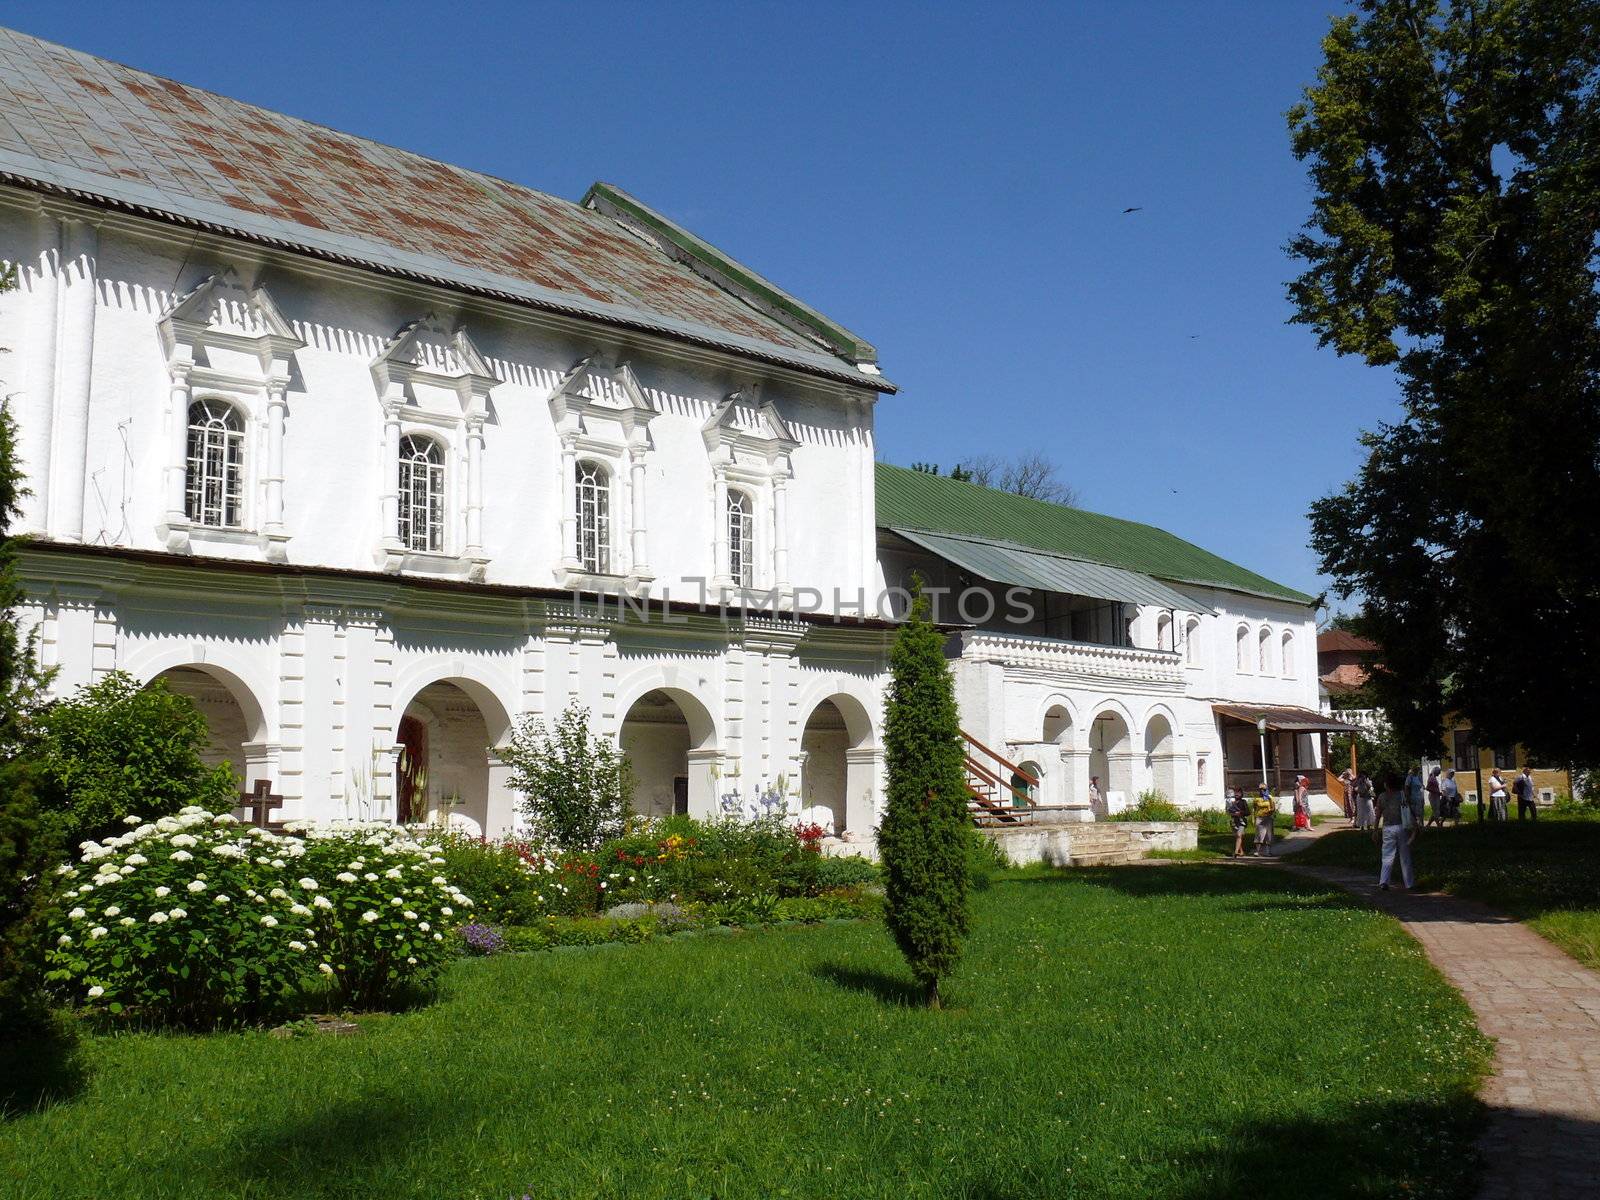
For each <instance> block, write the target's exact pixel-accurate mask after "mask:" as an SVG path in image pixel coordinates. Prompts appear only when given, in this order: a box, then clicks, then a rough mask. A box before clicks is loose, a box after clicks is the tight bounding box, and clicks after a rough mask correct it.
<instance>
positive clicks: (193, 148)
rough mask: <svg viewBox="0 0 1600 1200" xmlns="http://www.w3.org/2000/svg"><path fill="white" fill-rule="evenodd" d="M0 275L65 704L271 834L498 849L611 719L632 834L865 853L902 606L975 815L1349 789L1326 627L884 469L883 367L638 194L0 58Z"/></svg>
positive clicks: (196, 95)
mask: <svg viewBox="0 0 1600 1200" xmlns="http://www.w3.org/2000/svg"><path fill="white" fill-rule="evenodd" d="M0 263H3V264H5V265H6V266H8V267H9V268H10V269H11V270H12V271H14V274H15V285H16V286H15V287H14V288H13V289H12V290H10V291H8V292H5V293H4V294H0V346H4V347H5V348H6V349H7V351H8V353H7V354H6V355H5V356H4V357H0V381H3V385H4V391H5V394H6V395H7V396H8V397H9V400H8V404H9V406H10V409H11V412H12V414H13V415H14V417H15V419H16V421H17V423H18V427H19V448H20V454H21V457H22V459H23V462H22V466H23V469H24V471H25V472H26V474H27V477H28V484H29V487H30V488H31V490H32V495H31V497H30V498H29V500H28V502H27V509H26V513H25V516H24V519H23V522H22V528H21V529H20V530H18V532H23V533H26V534H28V535H29V536H30V537H31V538H32V542H31V544H30V546H29V547H28V549H27V550H26V552H25V555H24V560H23V568H24V576H25V584H26V587H27V589H28V594H29V598H30V602H29V608H28V612H27V616H28V617H29V619H30V620H31V621H32V622H33V623H34V625H35V627H36V629H37V633H38V637H39V646H40V652H41V654H42V656H43V658H44V660H45V662H46V663H47V664H48V665H50V666H53V667H55V668H56V669H57V673H56V676H55V682H54V687H55V688H56V689H57V690H58V691H60V692H62V693H67V692H70V691H72V690H74V689H76V688H78V687H79V686H82V685H85V684H88V683H92V682H95V681H97V680H99V679H102V678H104V677H105V676H106V675H107V674H108V673H110V672H112V671H125V672H127V673H129V674H131V675H132V676H134V677H135V678H137V679H138V680H140V681H151V680H155V679H158V678H159V679H163V680H165V681H166V683H167V684H168V686H170V687H171V688H173V689H174V690H176V691H180V692H183V693H185V694H187V695H189V696H191V697H193V698H194V699H195V701H196V702H197V703H198V704H199V706H200V707H201V709H202V711H203V712H204V713H205V715H206V718H207V721H208V723H209V726H210V730H211V735H212V746H211V753H212V755H213V756H214V757H215V759H216V760H217V761H222V760H227V761H228V762H230V763H231V764H232V765H233V767H234V769H235V770H236V771H237V773H238V774H239V776H240V778H241V782H242V783H244V784H247V785H249V784H253V783H254V782H255V781H257V780H265V781H267V782H268V783H269V784H270V789H271V791H272V792H273V793H275V794H276V795H278V796H281V797H282V803H281V807H280V808H279V809H278V810H277V811H276V816H278V817H279V818H288V817H309V818H334V817H382V818H393V819H423V818H434V819H437V818H439V817H441V816H443V815H446V814H448V816H449V819H451V820H452V821H455V822H457V823H460V824H464V825H466V826H468V827H469V828H473V829H481V830H484V831H486V832H491V833H493V832H498V831H500V830H504V829H506V828H508V827H510V825H511V823H512V820H513V814H514V811H515V800H516V797H515V796H514V795H513V794H512V793H511V791H510V789H509V788H508V786H507V783H506V770H505V768H504V766H503V764H502V763H501V760H500V758H499V757H498V755H497V752H496V748H497V747H499V746H502V745H503V744H504V742H505V739H506V738H507V736H508V734H509V732H510V730H511V728H512V726H513V724H514V723H515V722H516V721H518V720H519V719H521V718H522V717H524V716H525V715H532V716H534V717H538V718H545V719H548V718H553V717H554V716H556V715H558V714H559V713H561V712H562V711H564V710H566V709H567V708H568V707H569V706H571V705H582V706H583V707H585V708H586V709H587V710H588V713H589V717H590V720H591V722H592V723H593V724H594V726H595V727H596V728H598V729H599V730H601V731H603V732H605V733H607V734H611V735H614V736H616V737H617V738H618V739H619V741H620V744H621V745H622V747H623V749H624V750H625V751H626V752H627V754H628V756H629V758H630V759H631V761H632V763H633V766H634V770H635V774H636V776H637V779H638V793H637V796H636V806H637V807H638V808H640V809H641V810H643V811H646V812H652V813H662V812H668V811H673V810H679V811H689V812H692V813H697V814H710V813H713V812H715V811H718V809H719V807H721V806H722V805H723V804H724V803H725V800H724V798H725V797H730V796H738V797H746V798H748V797H750V796H752V795H754V794H755V793H757V792H759V791H762V790H767V789H769V788H771V787H774V786H781V787H782V788H783V789H784V790H785V791H786V792H788V793H789V794H791V795H792V796H793V797H794V798H795V802H796V803H797V804H798V805H800V806H802V807H804V808H806V809H809V810H814V812H815V815H817V816H819V817H821V818H822V819H825V820H829V821H831V822H832V824H833V825H834V827H835V828H836V829H837V830H839V831H840V832H841V833H847V834H850V835H854V836H857V837H865V836H866V835H868V834H869V833H870V830H871V829H872V827H873V826H874V825H875V824H876V820H877V813H878V809H879V805H880V803H881V795H882V750H881V742H880V734H881V729H882V706H883V695H884V689H885V685H886V671H887V650H888V645H889V642H890V640H891V639H892V637H893V631H894V626H895V618H896V617H897V616H898V615H900V613H901V612H902V611H903V604H904V597H903V594H902V593H901V592H900V591H899V590H898V589H900V588H901V587H903V586H905V585H906V584H907V583H908V582H909V580H910V576H911V574H912V573H913V572H916V573H919V574H920V575H921V577H922V578H924V579H925V580H927V581H928V583H929V584H930V585H932V586H935V587H949V588H952V589H954V591H953V592H952V593H951V595H950V596H949V597H948V602H947V603H942V604H941V607H940V610H939V615H940V618H941V620H944V621H946V622H948V623H949V624H950V626H951V637H950V654H951V658H952V664H953V669H954V672H955V676H956V681H957V686H958V695H959V698H960V702H961V707H962V716H963V722H964V724H965V726H966V728H967V732H968V733H969V734H970V735H971V737H972V739H973V741H972V746H973V756H974V759H973V767H974V774H973V779H972V782H973V786H974V791H975V796H974V801H975V803H976V802H977V801H979V800H982V801H983V802H984V803H985V804H988V805H990V806H993V805H994V804H996V803H1000V802H1002V800H1003V802H1004V803H1006V804H1012V803H1027V804H1039V805H1043V806H1046V807H1048V808H1049V809H1052V810H1056V811H1058V812H1060V813H1061V814H1062V815H1063V816H1065V817H1068V818H1087V817H1090V816H1092V815H1094V814H1093V813H1092V812H1091V810H1090V808H1089V803H1088V781H1089V777H1090V776H1091V775H1098V776H1099V777H1100V780H1101V783H1102V788H1103V789H1104V791H1105V792H1106V793H1107V794H1108V801H1107V802H1108V804H1110V805H1112V806H1115V805H1116V804H1118V803H1121V802H1126V801H1128V800H1131V798H1132V797H1133V796H1134V795H1135V794H1136V793H1137V792H1139V791H1140V790H1142V789H1145V788H1149V787H1155V788H1159V789H1160V790H1161V791H1163V792H1165V793H1166V794H1167V795H1168V796H1169V797H1171V798H1173V799H1175V800H1177V801H1178V802H1180V803H1183V804H1212V805H1215V804H1218V803H1220V802H1221V794H1222V788H1223V786H1224V785H1225V784H1229V783H1237V782H1249V781H1251V780H1255V781H1256V782H1259V777H1260V774H1261V759H1260V755H1261V753H1262V748H1263V747H1265V748H1266V751H1267V755H1268V767H1269V770H1278V771H1280V772H1287V773H1288V775H1290V776H1292V774H1293V772H1294V769H1296V768H1302V767H1305V768H1311V767H1314V768H1315V770H1314V771H1309V772H1308V773H1309V774H1311V775H1312V776H1313V778H1314V780H1315V781H1316V783H1317V785H1318V790H1320V785H1321V782H1322V770H1321V767H1320V765H1318V764H1320V762H1321V761H1322V758H1321V749H1320V746H1319V744H1318V739H1319V735H1321V734H1322V733H1323V732H1324V731H1326V730H1328V729H1333V728H1338V726H1337V724H1336V723H1332V722H1329V721H1328V720H1327V719H1326V718H1323V717H1320V716H1319V715H1318V714H1317V713H1316V712H1315V709H1316V707H1317V678H1316V653H1315V628H1314V624H1313V610H1312V607H1311V601H1310V598H1309V597H1306V596H1304V595H1301V594H1299V593H1297V592H1294V591H1292V590H1290V589H1287V588H1283V587H1281V586H1278V585H1276V584H1273V583H1271V582H1270V581H1268V580H1264V579H1262V578H1260V577H1259V576H1256V575H1254V574H1252V573H1250V572H1248V571H1245V570H1244V569H1242V568H1240V567H1237V566H1235V565H1233V564H1231V563H1227V562H1225V561H1224V560H1222V559H1219V558H1217V557H1215V556H1214V555H1210V554H1207V553H1206V552H1204V551H1202V550H1199V549H1198V548H1197V547H1194V546H1192V545H1190V544H1188V543H1186V542H1183V541H1181V540H1180V539H1178V538H1175V537H1172V536H1171V535H1168V534H1165V533H1162V532H1161V531H1159V530H1155V529H1151V528H1150V527H1148V526H1143V525H1137V524H1134V523H1132V522H1125V521H1118V520H1114V519H1112V518H1108V517H1102V516H1098V515H1095V514H1090V513H1085V512H1080V511H1078V510H1073V509H1065V508H1060V507H1058V506H1054V505H1046V504H1040V503H1038V502H1035V501H1030V500H1024V499H1022V498H1020V497H1015V496H1009V495H1005V494H1002V493H997V492H992V491H990V490H988V489H984V488H978V487H974V486H972V485H970V484H964V483H957V482H953V481H951V480H947V479H943V478H938V477H934V476H930V475H923V474H919V473H916V472H910V471H905V470H900V469H898V468H893V467H887V466H882V465H877V464H875V459H876V451H875V423H876V406H877V401H878V399H879V398H880V397H881V396H885V395H889V394H892V393H893V392H894V387H893V385H892V384H891V383H890V382H889V381H888V380H887V379H886V378H885V377H884V376H883V375H882V374H881V373H880V372H879V369H878V367H877V361H876V360H877V356H876V352H875V350H874V348H873V347H872V346H871V345H870V344H868V343H867V342H865V341H864V340H862V339H861V338H859V337H858V336H856V335H855V334H853V333H852V332H850V331H849V330H847V329H845V328H844V327H842V326H840V325H839V324H837V323H836V322H834V321H832V320H830V319H829V318H827V317H825V316H824V315H822V314H821V313H819V312H817V311H816V310H814V309H812V308H811V307H809V306H808V305H806V304H805V303H803V302H802V301H800V300H798V299H796V298H795V297H793V296H791V295H789V294H787V293H786V292H784V291H782V290H781V289H779V288H778V287H776V286H775V285H773V284H771V283H769V282H767V281H766V280H764V279H762V278H761V277H760V276H758V275H756V274H755V273H754V272H752V271H750V270H749V269H748V268H745V267H743V266H741V265H740V264H738V263H736V262H733V261H732V260H730V259H728V258H727V257H726V256H724V255H723V254H721V253H720V252H719V251H717V250H716V249H715V248H714V247H712V246H710V245H708V244H707V243H705V242H704V241H702V240H700V239H699V238H697V237H696V236H694V235H693V234H691V233H689V232H688V231H687V230H685V229H683V228H681V227H680V226H678V225H677V224H675V223H674V222H672V221H670V220H668V219H667V218H665V217H663V216H661V215H660V214H659V213H657V212H655V211H653V210H652V209H650V208H648V207H646V206H645V205H644V204H642V203H640V202H639V201H637V200H635V199H634V198H633V197H631V196H629V195H628V194H627V193H626V192H623V191H621V190H620V189H618V188H615V187H612V186H609V185H606V184H596V185H595V186H594V187H592V188H591V189H590V190H589V193H588V194H587V195H586V196H585V197H584V198H583V199H582V201H580V202H579V203H577V204H574V203H571V202H569V201H566V200H562V199H558V198H556V197H552V196H548V195H545V194H543V193H540V192H535V191H531V190H529V189H527V188H524V187H521V186H519V185H516V184H512V183H508V182H506V181H504V180H500V179H495V178H491V177H488V176H484V175H480V174H477V173H475V172H471V171H467V170H463V169H461V168H457V167H453V166H450V165H448V164H445V163H440V162H436V161H433V160H431V159H426V158H423V157H420V156H418V155H414V154H410V153H407V152H405V151H401V150H396V149H393V148H391V147H387V146H383V145H379V144H376V143H373V142H369V141H365V140H363V139H360V138H356V137H352V136H350V135H347V134H343V133H338V132H336V131H333V130H329V129H326V128H323V127H321V126H317V125H312V124H308V123H306V122H304V121H300V120H297V119H294V118H290V117H286V116H282V115H280V114H277V113H272V112H268V111H265V110H262V109H259V108H254V107H252V106H249V105H246V104H243V103H240V102H237V101H234V100H230V99H227V98H225V97H222V96H218V95H215V94H212V93H209V92H204V91H199V90H197V89H194V88H189V87H185V86H183V85H181V84H178V83H174V82H172V81H170V80H166V79H161V78H158V77H156V76H152V75H148V74H145V73H143V72H140V71H136V70H132V69H130V68H127V67H123V66H120V65H117V64H115V63H111V62H107V61H105V60H103V59H98V58H94V57H92V56H89V55H86V54H81V53H78V52H75V51H72V50H69V49H66V48H63V47H60V46H56V45H52V44H50V43H46V42H41V41H39V40H37V39H35V38H31V37H27V36H25V35H22V34H18V33H14V32H11V31H7V30H0ZM956 592H960V593H961V595H960V596H959V597H958V596H957V595H956ZM975 596H989V597H991V598H993V599H995V600H996V602H997V603H996V605H995V606H994V611H993V612H986V611H982V610H983V609H984V606H983V605H982V604H981V603H977V602H975V601H974V597H975ZM958 598H959V600H961V601H962V603H961V604H960V605H957V604H956V601H957V599H958ZM1013 607H1016V608H1019V609H1025V610H1026V617H1025V619H1018V618H1017V617H1016V616H1015V614H1013V613H1012V612H1011V609H1012V608H1013ZM972 610H977V611H972ZM1262 718H1265V719H1266V722H1267V725H1268V731H1267V733H1266V734H1265V735H1262V734H1260V733H1259V732H1258V730H1257V722H1258V721H1259V720H1261V719H1262ZM1013 768H1015V769H1013ZM1002 777H1004V778H1002ZM997 779H998V780H999V783H998V784H996V782H995V781H996V780H997ZM1275 782H1277V781H1275ZM1013 789H1015V790H1013ZM1008 793H1009V794H1008ZM1019 793H1020V797H1019ZM997 797H999V798H1000V799H997Z"/></svg>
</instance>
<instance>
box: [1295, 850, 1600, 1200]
mask: <svg viewBox="0 0 1600 1200" xmlns="http://www.w3.org/2000/svg"><path fill="white" fill-rule="evenodd" d="M1307 840H1308V841H1309V840H1311V839H1307ZM1373 858H1374V860H1376V858H1377V855H1376V852H1374V855H1373ZM1281 865H1282V869H1284V870H1286V871H1293V872H1295V873H1296V874H1299V875H1309V876H1312V877H1313V878H1316V879H1320V880H1323V881H1324V882H1327V883H1332V884H1336V885H1337V886H1339V887H1342V888H1345V889H1346V890H1348V891H1350V892H1353V893H1354V894H1355V895H1357V896H1360V897H1362V898H1363V899H1365V900H1367V901H1369V902H1370V903H1371V904H1373V905H1374V906H1375V907H1377V908H1379V909H1380V910H1382V911H1383V912H1386V913H1388V914H1389V915H1390V916H1393V917H1395V918H1396V919H1398V920H1399V921H1400V922H1401V923H1402V924H1403V925H1404V926H1405V927H1406V930H1407V931H1408V932H1409V933H1410V934H1411V935H1412V936H1413V937H1415V938H1416V939H1417V940H1418V941H1419V942H1421V943H1422V946H1423V949H1425V950H1426V951H1427V952H1428V957H1429V958H1430V959H1432V960H1433V963H1434V965H1435V966H1436V967H1438V968H1439V970H1440V971H1441V972H1443V974H1444V976H1445V978H1446V979H1448V980H1449V981H1450V982H1451V983H1452V984H1453V985H1455V987H1456V988H1458V989H1459V990H1460V991H1461V994H1462V995H1463V996H1465V997H1466V1000H1467V1003H1468V1004H1470V1005H1471V1006H1472V1011H1473V1012H1474V1013H1475V1014H1476V1015H1477V1018H1478V1027H1479V1028H1480V1029H1482V1030H1483V1032H1484V1033H1486V1034H1488V1035H1489V1036H1490V1037H1492V1038H1495V1039H1496V1046H1495V1072H1494V1076H1493V1077H1492V1078H1491V1079H1489V1081H1488V1082H1487V1083H1486V1084H1485V1085H1484V1089H1483V1099H1484V1102H1485V1103H1486V1104H1487V1105H1488V1106H1489V1120H1488V1124H1487V1126H1486V1128H1485V1129H1484V1131H1483V1134H1482V1135H1481V1137H1480V1138H1479V1147H1480V1149H1481V1150H1482V1151H1483V1157H1484V1168H1485V1174H1484V1180H1483V1186H1482V1187H1481V1188H1480V1190H1479V1192H1478V1198H1479V1200H1513V1198H1515V1200H1524V1198H1526V1200H1569V1198H1576V1197H1583V1198H1585V1200H1591V1198H1594V1197H1600V974H1597V973H1596V972H1594V971H1591V970H1589V969H1588V968H1587V967H1584V966H1582V965H1580V964H1579V963H1578V962H1576V961H1575V960H1574V959H1572V958H1569V957H1568V956H1567V955H1565V954H1563V953H1562V952H1561V951H1560V950H1557V949H1556V948H1555V947H1554V946H1552V945H1551V944H1550V943H1549V942H1547V941H1545V940H1544V939H1543V938H1541V937H1540V936H1539V935H1538V934H1536V933H1533V932H1531V931H1530V930H1528V929H1525V928H1524V927H1523V926H1522V925H1520V924H1518V923H1517V922H1516V921H1513V920H1512V919H1511V918H1509V917H1507V916H1504V915H1503V914H1500V913H1497V912H1494V911H1493V910H1491V909H1488V908H1485V907H1484V906H1483V905H1481V904H1475V903H1473V902H1472V901H1470V900H1458V899H1456V898H1455V897H1454V896H1445V895H1439V894H1419V895H1407V894H1405V893H1403V892H1393V891H1390V892H1380V891H1379V890H1378V885H1377V870H1376V865H1374V869H1373V870H1372V871H1370V872H1356V871H1349V870H1343V869H1339V868H1334V867H1303V866H1299V865H1298V864H1294V863H1283V864H1281Z"/></svg>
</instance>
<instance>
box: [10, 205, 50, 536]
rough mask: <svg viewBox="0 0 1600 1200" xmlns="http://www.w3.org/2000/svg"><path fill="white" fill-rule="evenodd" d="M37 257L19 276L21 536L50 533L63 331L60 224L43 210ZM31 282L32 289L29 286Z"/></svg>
mask: <svg viewBox="0 0 1600 1200" xmlns="http://www.w3.org/2000/svg"><path fill="white" fill-rule="evenodd" d="M36 227H37V231H38V245H39V256H38V258H37V259H36V260H35V262H34V264H33V266H32V267H30V268H29V269H28V270H26V271H24V272H22V273H21V275H22V282H23V283H24V286H30V290H31V292H32V297H31V303H30V304H29V309H28V312H29V325H28V330H29V333H28V347H27V355H26V357H25V358H24V359H23V360H22V361H23V364H24V368H25V371H26V382H27V386H26V388H25V390H24V392H23V394H22V396H21V401H22V403H21V406H20V412H19V416H18V420H17V450H18V454H19V457H20V458H21V459H22V463H21V466H22V470H23V472H24V473H25V475H26V478H27V486H28V492H27V494H26V495H24V496H22V497H20V498H19V499H20V502H21V505H22V511H23V514H24V515H23V518H22V522H21V524H20V526H19V532H27V533H43V534H48V533H49V530H50V448H51V446H52V444H53V443H54V430H55V419H56V345H57V343H58V339H59V335H60V329H61V311H60V302H61V300H60V297H61V223H60V222H59V221H58V220H56V218H55V217H53V216H51V215H50V213H49V212H47V211H41V212H40V213H39V216H38V220H37V223H36ZM30 280H31V285H30Z"/></svg>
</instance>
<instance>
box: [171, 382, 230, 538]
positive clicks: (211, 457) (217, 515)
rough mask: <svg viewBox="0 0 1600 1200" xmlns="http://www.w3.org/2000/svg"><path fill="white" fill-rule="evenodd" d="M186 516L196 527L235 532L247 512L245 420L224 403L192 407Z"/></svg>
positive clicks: (197, 403) (204, 402) (209, 402)
mask: <svg viewBox="0 0 1600 1200" xmlns="http://www.w3.org/2000/svg"><path fill="white" fill-rule="evenodd" d="M184 512H185V513H186V514H187V515H188V517H189V520H191V521H193V522H194V523H195V524H196V525H210V526H214V527H216V528H218V529H236V528H238V527H239V525H240V524H241V523H242V521H243V512H244V420H243V418H241V417H240V416H239V410H238V409H236V408H234V407H233V405H231V404H228V403H225V402H224V401H221V400H196V401H195V402H194V403H192V404H190V405H189V461H188V466H187V473H186V475H185V487H184Z"/></svg>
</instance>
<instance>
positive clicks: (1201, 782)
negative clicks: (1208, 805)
mask: <svg viewBox="0 0 1600 1200" xmlns="http://www.w3.org/2000/svg"><path fill="white" fill-rule="evenodd" d="M1210 761H1211V760H1210V759H1208V758H1207V757H1206V756H1205V755H1204V754H1202V755H1200V756H1199V757H1198V758H1196V759H1195V760H1194V790H1195V791H1197V792H1203V791H1205V790H1206V767H1207V765H1208V764H1209V763H1210Z"/></svg>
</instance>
